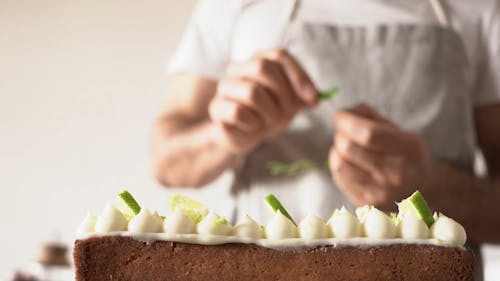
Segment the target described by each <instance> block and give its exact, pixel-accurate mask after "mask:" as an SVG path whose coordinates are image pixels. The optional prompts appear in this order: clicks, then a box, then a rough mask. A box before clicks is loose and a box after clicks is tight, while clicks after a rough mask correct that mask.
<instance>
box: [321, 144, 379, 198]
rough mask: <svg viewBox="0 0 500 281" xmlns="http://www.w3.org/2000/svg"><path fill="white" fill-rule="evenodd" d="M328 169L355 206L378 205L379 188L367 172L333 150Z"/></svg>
mask: <svg viewBox="0 0 500 281" xmlns="http://www.w3.org/2000/svg"><path fill="white" fill-rule="evenodd" d="M329 162H330V167H331V172H332V176H333V179H334V180H335V182H336V183H337V186H338V187H339V189H340V190H341V191H342V193H344V195H346V197H347V198H348V199H349V200H350V201H351V202H352V203H354V204H355V205H358V206H360V205H366V204H378V203H379V202H380V200H381V198H379V197H381V196H380V195H381V194H382V193H381V192H379V191H380V190H381V188H379V187H378V185H377V183H376V182H375V181H374V179H373V178H372V177H371V176H370V174H368V173H367V172H365V171H363V170H362V169H360V168H359V167H357V166H356V165H354V164H352V163H350V162H349V161H347V160H346V159H343V158H342V157H341V156H340V155H339V154H338V152H337V151H336V150H335V149H332V150H331V151H330V157H329Z"/></svg>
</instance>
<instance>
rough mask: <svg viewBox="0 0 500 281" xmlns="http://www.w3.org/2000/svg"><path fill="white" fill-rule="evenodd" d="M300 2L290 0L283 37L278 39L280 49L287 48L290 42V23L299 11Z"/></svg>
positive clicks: (283, 23)
mask: <svg viewBox="0 0 500 281" xmlns="http://www.w3.org/2000/svg"><path fill="white" fill-rule="evenodd" d="M299 2H300V1H299V0H288V5H287V7H286V8H287V11H286V12H285V17H284V20H283V22H282V26H283V29H282V32H281V35H280V36H281V37H280V38H279V39H278V46H279V47H280V48H284V49H285V48H286V45H287V41H288V37H289V36H288V33H289V32H290V23H291V22H292V21H293V19H294V18H295V16H296V15H297V10H298V8H299Z"/></svg>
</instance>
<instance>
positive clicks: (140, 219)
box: [128, 208, 163, 233]
mask: <svg viewBox="0 0 500 281" xmlns="http://www.w3.org/2000/svg"><path fill="white" fill-rule="evenodd" d="M128 231H130V232H132V233H158V232H163V220H162V219H161V217H160V216H159V215H158V213H157V212H154V213H151V212H150V211H149V210H148V209H146V208H142V209H141V211H140V212H139V214H137V215H136V216H134V217H133V218H132V219H131V220H130V222H129V223H128Z"/></svg>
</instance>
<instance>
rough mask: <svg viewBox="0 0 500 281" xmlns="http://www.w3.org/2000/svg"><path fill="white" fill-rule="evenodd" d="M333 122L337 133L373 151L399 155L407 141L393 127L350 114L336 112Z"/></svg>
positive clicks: (404, 136)
mask: <svg viewBox="0 0 500 281" xmlns="http://www.w3.org/2000/svg"><path fill="white" fill-rule="evenodd" d="M333 122H334V124H335V128H336V130H337V133H341V134H344V135H345V136H346V137H348V138H349V139H350V140H352V141H354V142H355V143H357V144H358V145H360V146H363V147H366V148H370V149H372V150H375V151H384V152H398V153H399V152H400V151H401V148H402V147H404V146H405V145H406V143H407V141H408V138H407V136H406V135H405V134H404V133H402V132H401V131H400V130H398V129H396V128H394V127H393V126H390V125H388V124H386V123H382V122H377V121H375V120H371V119H368V118H366V117H362V116H360V115H357V114H355V113H352V112H347V111H341V112H337V113H336V114H335V116H334V120H333Z"/></svg>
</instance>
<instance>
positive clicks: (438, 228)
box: [431, 214, 467, 245]
mask: <svg viewBox="0 0 500 281" xmlns="http://www.w3.org/2000/svg"><path fill="white" fill-rule="evenodd" d="M431 233H432V237H433V238H436V239H439V240H441V241H444V242H446V243H449V244H455V245H464V244H465V242H466V241H467V234H466V233H465V229H464V227H463V226H462V225H461V224H459V223H458V222H456V221H455V220H453V219H450V218H449V217H447V216H445V215H443V214H439V216H438V218H437V220H436V222H435V223H434V224H433V225H432V226H431Z"/></svg>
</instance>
